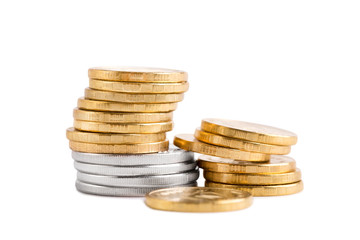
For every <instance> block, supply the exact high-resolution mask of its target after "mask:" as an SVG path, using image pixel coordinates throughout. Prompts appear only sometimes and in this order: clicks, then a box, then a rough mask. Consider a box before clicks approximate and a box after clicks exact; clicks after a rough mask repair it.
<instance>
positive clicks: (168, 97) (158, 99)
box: [85, 88, 184, 103]
mask: <svg viewBox="0 0 360 240" xmlns="http://www.w3.org/2000/svg"><path fill="white" fill-rule="evenodd" d="M85 98H86V99H91V100H100V101H109V102H124V103H172V102H180V101H182V100H183V99H184V94H183V93H165V94H163V93H160V94H159V93H143V94H137V93H121V92H108V91H99V90H94V89H91V88H86V89H85Z"/></svg>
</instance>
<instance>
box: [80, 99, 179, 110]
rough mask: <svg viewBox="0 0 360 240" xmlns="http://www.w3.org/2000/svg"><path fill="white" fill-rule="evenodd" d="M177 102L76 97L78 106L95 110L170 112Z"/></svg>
mask: <svg viewBox="0 0 360 240" xmlns="http://www.w3.org/2000/svg"><path fill="white" fill-rule="evenodd" d="M176 105H177V103H120V102H105V101H97V100H89V99H84V98H79V99H78V108H80V109H86V110H95V111H111V112H144V113H146V112H171V111H174V110H175V109H176Z"/></svg>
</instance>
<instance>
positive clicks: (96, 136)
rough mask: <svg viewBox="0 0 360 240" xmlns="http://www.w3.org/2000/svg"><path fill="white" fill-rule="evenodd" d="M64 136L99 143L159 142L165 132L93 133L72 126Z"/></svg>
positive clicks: (164, 137)
mask: <svg viewBox="0 0 360 240" xmlns="http://www.w3.org/2000/svg"><path fill="white" fill-rule="evenodd" d="M66 136H67V138H68V139H69V140H70V141H75V142H87V143H99V144H136V143H151V142H161V141H164V140H165V139H166V134H165V133H145V134H138V133H127V134H123V133H94V132H83V131H78V130H76V129H74V128H68V129H67V130H66Z"/></svg>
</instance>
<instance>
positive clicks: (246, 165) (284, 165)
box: [197, 155, 296, 174]
mask: <svg viewBox="0 0 360 240" xmlns="http://www.w3.org/2000/svg"><path fill="white" fill-rule="evenodd" d="M197 163H198V166H199V167H200V168H203V169H205V170H207V171H211V172H224V173H258V174H259V173H270V174H271V173H285V172H292V171H295V169H296V162H295V160H294V159H293V158H291V157H288V156H279V155H271V158H270V161H269V162H266V163H253V162H246V161H237V160H232V159H226V158H219V157H213V156H207V155H201V156H199V158H198V162H197Z"/></svg>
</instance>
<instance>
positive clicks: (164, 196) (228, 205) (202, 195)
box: [145, 187, 252, 212]
mask: <svg viewBox="0 0 360 240" xmlns="http://www.w3.org/2000/svg"><path fill="white" fill-rule="evenodd" d="M145 204H146V205H147V206H149V207H150V208H153V209H158V210H164V211H176V212H225V211H235V210H240V209H244V208H247V207H249V206H251V204H252V196H251V194H250V193H248V192H245V191H240V190H236V189H226V188H210V187H175V188H165V189H159V190H155V191H152V192H150V193H148V194H146V199H145Z"/></svg>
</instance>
